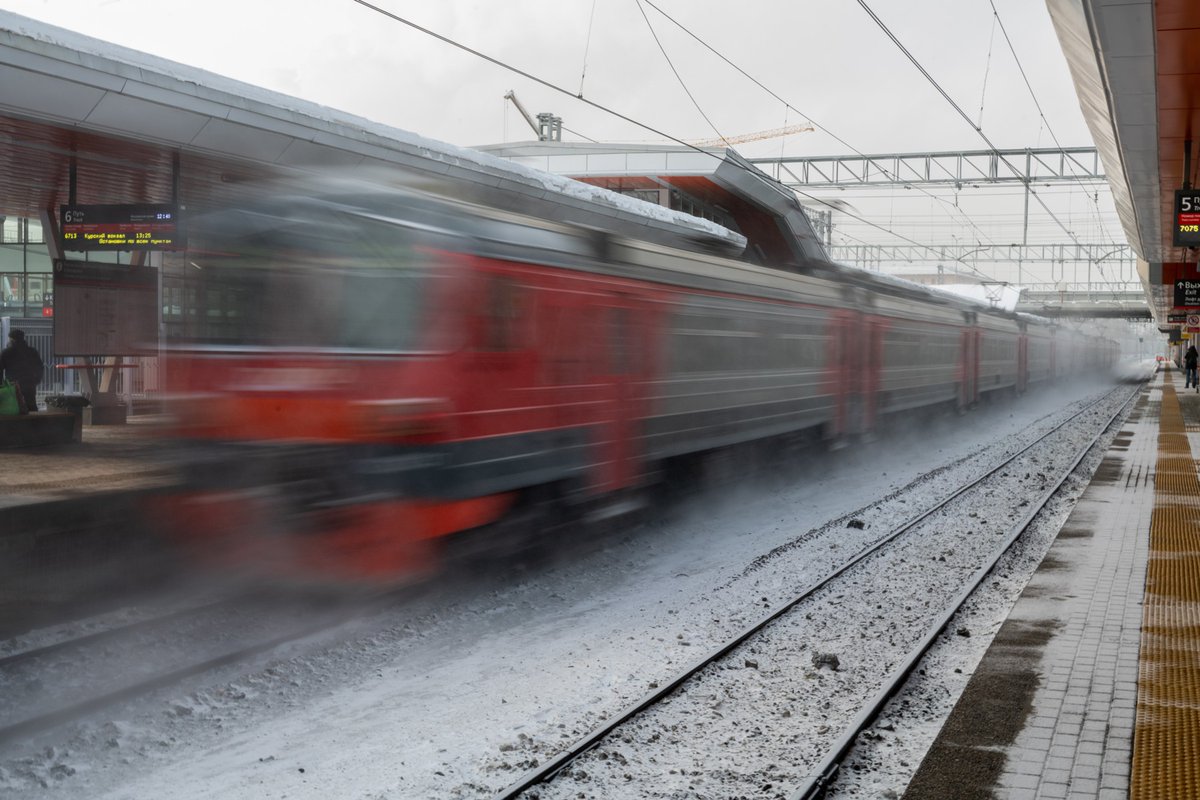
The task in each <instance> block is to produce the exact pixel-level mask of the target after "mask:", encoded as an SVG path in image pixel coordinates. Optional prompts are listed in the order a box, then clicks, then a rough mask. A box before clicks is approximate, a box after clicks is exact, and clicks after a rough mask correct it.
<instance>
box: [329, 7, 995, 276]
mask: <svg viewBox="0 0 1200 800" xmlns="http://www.w3.org/2000/svg"><path fill="white" fill-rule="evenodd" d="M352 2H354V3H356V4H358V5H360V6H362V7H364V8H367V9H370V10H371V11H374V12H375V13H377V14H380V15H382V16H384V17H387V18H388V19H390V20H392V21H394V22H398V23H400V24H401V25H405V26H407V27H409V28H412V29H413V30H415V31H418V32H419V33H423V34H425V35H426V36H429V37H431V38H434V39H437V40H438V41H440V42H443V43H444V44H447V45H450V46H451V47H454V48H456V49H458V50H462V51H463V52H465V53H469V54H471V55H473V56H475V57H477V58H480V59H482V60H484V61H487V62H488V63H489V64H493V65H495V66H497V67H500V68H501V69H505V70H508V71H509V72H512V73H514V74H516V75H520V76H521V77H523V78H525V79H527V80H530V81H533V82H534V83H537V84H539V85H541V86H544V87H546V88H547V89H552V90H553V91H556V92H559V93H561V94H564V95H566V96H567V97H572V98H575V99H576V100H577V101H579V102H581V103H584V104H585V105H588V106H591V107H592V108H595V109H597V110H599V111H603V112H604V113H606V114H610V115H612V116H614V117H616V118H617V119H620V120H622V121H624V122H628V123H629V124H631V125H635V126H637V127H639V128H641V129H642V130H645V131H648V132H650V133H652V134H654V135H655V136H660V137H662V138H664V139H669V140H670V141H672V142H675V143H676V144H679V145H682V146H684V147H687V148H688V149H690V150H694V151H696V152H697V153H702V154H704V155H706V156H708V157H710V158H713V159H716V160H720V161H724V160H725V159H724V155H717V154H715V153H712V152H710V151H708V150H705V149H703V148H701V147H697V146H695V145H693V144H690V143H689V142H686V141H684V140H683V139H679V138H677V137H675V136H672V135H671V134H669V133H666V132H664V131H661V130H659V129H657V128H655V127H653V126H651V125H648V124H646V123H644V122H640V121H638V120H636V119H634V118H632V117H630V116H628V115H626V114H622V113H621V112H619V111H617V110H615V109H612V108H609V107H607V106H605V105H603V104H601V103H597V102H596V101H594V100H590V99H588V98H586V97H580V96H578V95H576V94H574V93H572V92H571V91H570V90H568V89H564V88H563V87H561V86H558V85H557V84H554V83H552V82H550V81H548V80H546V79H545V78H540V77H538V76H536V75H533V74H532V73H530V72H527V71H525V70H523V69H521V68H519V67H515V66H513V65H511V64H508V63H506V62H504V61H501V60H500V59H498V58H496V57H494V56H490V55H488V54H486V53H484V52H481V51H479V50H476V49H475V48H473V47H469V46H468V45H465V44H462V43H461V42H458V41H456V40H454V39H451V38H450V37H448V36H445V35H444V34H440V33H438V32H437V31H434V30H431V29H429V28H426V27H424V26H423V25H420V24H418V23H416V22H414V21H412V20H410V19H408V18H406V17H402V16H400V15H399V14H396V13H393V12H391V11H388V10H387V9H385V8H381V7H380V6H377V5H375V4H374V3H371V2H369V1H368V0H352ZM814 124H815V123H814ZM860 155H861V154H860ZM732 166H735V167H737V168H738V169H744V170H745V171H747V172H754V173H755V174H759V172H758V171H757V170H752V169H751V168H747V167H743V166H741V165H740V164H736V163H732ZM774 186H775V189H776V191H778V192H780V194H783V195H784V196H791V194H790V193H789V191H788V190H785V188H784V187H783V186H782V185H774ZM791 191H792V192H794V194H799V195H802V196H804V197H807V198H808V199H810V200H812V201H813V202H814V203H818V204H820V205H823V206H827V207H828V208H830V209H833V210H835V211H840V212H842V213H843V214H846V215H847V216H849V217H850V218H852V219H856V220H858V221H859V222H862V223H863V224H865V225H869V226H870V227H872V228H876V229H878V230H880V231H883V232H884V233H886V234H888V235H889V236H894V237H896V238H897V239H901V240H903V241H906V242H908V243H909V244H913V245H916V246H918V247H922V248H925V249H927V250H929V251H930V252H931V253H936V252H937V251H935V250H934V249H933V248H931V247H929V246H928V245H925V244H923V243H921V242H918V241H916V240H914V239H910V238H909V237H907V236H903V235H901V234H898V233H895V232H894V231H890V230H888V229H887V228H885V227H884V226H882V225H879V224H878V223H874V222H871V221H870V220H867V219H863V218H862V217H860V216H858V215H856V214H852V213H850V212H848V211H845V210H844V209H843V208H841V207H839V206H838V205H836V204H834V203H830V202H828V201H826V200H822V199H821V198H819V197H814V196H813V195H811V194H808V193H807V192H803V191H800V190H798V189H797V190H791ZM961 263H963V264H964V265H966V266H968V267H969V266H970V265H969V264H966V262H965V261H962V262H961ZM981 274H982V273H981Z"/></svg>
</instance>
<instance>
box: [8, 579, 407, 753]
mask: <svg viewBox="0 0 1200 800" xmlns="http://www.w3.org/2000/svg"><path fill="white" fill-rule="evenodd" d="M419 590H420V589H419V587H416V586H404V587H401V588H398V589H388V590H384V591H380V592H377V593H373V594H369V595H365V596H362V597H360V598H358V600H359V601H360V602H356V603H354V604H351V605H348V606H346V607H343V608H339V609H337V610H336V611H331V612H329V613H328V614H325V615H323V616H322V617H320V618H319V619H317V620H316V621H313V622H311V623H309V624H307V625H300V626H298V627H296V628H293V629H292V630H289V631H288V632H286V633H283V634H280V635H279V636H274V637H271V638H270V639H264V640H262V641H258V642H252V643H250V644H247V645H243V646H241V647H236V648H234V649H232V650H229V651H226V652H225V653H222V654H220V655H217V656H213V657H211V658H207V659H204V660H202V661H198V662H195V663H193V664H187V665H185V666H182V667H178V668H175V669H170V670H167V671H164V672H161V673H159V674H157V675H154V676H152V677H149V678H146V679H143V680H139V681H136V682H134V683H132V684H129V685H127V686H124V687H121V688H119V689H114V690H112V691H108V692H104V693H102V694H98V695H96V696H94V697H90V698H88V699H86V700H81V701H78V702H75V703H70V704H68V705H65V706H62V707H60V708H57V709H54V710H52V711H48V712H46V713H43V714H38V715H36V716H32V717H27V718H25V719H22V720H19V721H17V722H13V723H10V724H7V725H3V726H0V744H4V743H8V742H11V741H13V740H16V739H19V738H21V737H25V736H29V735H31V734H34V733H39V732H42V731H45V730H49V729H51V728H55V727H57V726H59V725H63V724H65V723H68V722H71V721H73V720H76V719H80V718H82V717H85V716H87V715H88V714H91V713H93V712H96V711H99V710H101V709H103V708H106V707H108V706H111V705H114V704H116V703H120V702H124V701H127V700H132V699H134V698H136V697H140V696H142V695H145V694H148V693H150V692H152V691H155V690H157V689H162V688H165V687H167V686H171V685H172V684H175V683H178V682H180V681H182V680H185V679H186V678H190V677H192V676H194V675H200V674H202V673H204V672H208V671H209V670H213V669H216V668H218V667H223V666H228V665H229V664H236V663H238V662H240V661H245V660H247V659H249V658H251V657H253V656H257V655H259V654H261V653H266V652H269V651H271V650H274V649H276V648H278V647H280V646H282V645H285V644H288V643H290V642H295V641H298V640H300V639H304V638H307V637H309V636H313V635H314V634H318V633H321V632H323V631H327V630H332V629H334V628H336V627H338V626H339V625H342V624H343V623H345V622H348V621H349V620H352V619H357V618H359V617H362V616H366V615H369V614H371V613H374V612H375V611H377V610H378V609H380V608H384V607H386V606H388V605H390V604H391V602H393V601H394V600H396V599H397V598H404V597H408V596H411V594H412V593H413V592H414V591H419ZM223 604H227V603H226V602H225V601H218V602H217V603H213V604H211V605H212V606H219V605H223ZM205 608H209V607H208V606H206V607H205ZM195 610H196V609H191V610H190V611H193V612H194V611H195ZM188 611H189V610H187V609H185V610H184V611H182V612H180V613H181V614H183V613H188ZM167 616H168V617H169V616H171V615H167ZM165 618H166V617H158V618H155V619H154V620H152V622H158V621H162V619H165ZM129 627H130V628H136V627H139V624H138V623H133V624H132V625H131V626H129ZM124 630H125V629H121V632H124ZM104 633H105V632H100V633H99V634H98V635H89V636H88V637H83V638H85V639H88V640H90V641H94V640H96V639H101V640H102V639H105V638H109V637H107V636H105V635H104ZM79 641H80V640H68V641H66V642H62V643H60V645H61V646H60V645H50V646H48V647H47V648H42V649H39V650H38V651H33V652H37V653H39V654H45V653H46V652H54V651H57V650H61V649H64V648H68V647H70V646H72V645H74V644H77V643H78V642H79ZM25 656H26V654H25V653H17V654H15V655H14V656H10V658H12V659H18V660H19V659H22V658H23V657H25ZM30 657H32V656H30ZM10 663H11V662H10Z"/></svg>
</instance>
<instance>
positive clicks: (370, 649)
mask: <svg viewBox="0 0 1200 800" xmlns="http://www.w3.org/2000/svg"><path fill="white" fill-rule="evenodd" d="M1097 391H1098V389H1097V388H1096V387H1089V388H1087V389H1085V388H1083V387H1068V388H1064V389H1062V390H1059V391H1056V392H1051V391H1041V392H1035V393H1033V394H1030V395H1028V396H1026V397H1024V398H1021V399H1018V400H1014V401H1011V402H1005V403H998V404H995V405H992V406H988V407H984V408H982V409H979V410H978V411H976V412H975V413H972V414H970V415H967V416H965V417H948V418H944V419H941V420H938V421H936V422H931V423H928V424H927V425H924V426H923V427H921V428H919V429H914V430H909V431H906V432H903V433H899V434H897V435H894V436H889V437H887V438H885V439H883V440H880V441H878V442H875V443H871V444H868V445H864V446H861V447H859V448H855V449H849V450H842V451H838V452H835V453H833V454H828V455H826V456H824V457H821V458H818V457H816V456H815V455H812V454H809V455H808V456H806V463H804V464H802V465H801V466H800V467H799V468H798V469H796V470H794V471H792V470H788V471H786V473H782V472H781V473H778V474H774V475H769V476H759V478H758V479H756V484H757V485H745V484H744V485H741V486H729V487H724V488H722V489H720V490H719V491H718V490H712V491H709V492H708V493H707V494H706V496H704V497H701V498H697V499H696V500H694V501H692V502H689V503H687V504H685V506H684V507H683V508H682V509H679V510H677V511H675V512H673V513H670V514H664V515H663V516H662V517H661V518H659V519H656V520H653V521H651V522H647V523H642V524H639V525H637V526H631V527H629V528H627V529H625V530H619V531H614V532H613V533H612V535H610V536H609V537H608V538H607V539H606V540H605V541H604V542H602V543H600V544H599V545H594V546H587V547H581V548H577V549H574V550H570V549H564V551H563V552H562V553H561V554H560V556H559V558H558V559H557V560H556V561H555V563H552V564H549V565H545V566H542V567H539V568H537V569H530V570H527V571H520V572H515V573H514V574H511V575H496V576H491V577H490V578H488V579H487V580H480V581H477V582H475V583H473V584H468V585H462V584H457V585H455V586H453V587H448V588H446V589H445V590H443V591H440V592H437V593H434V595H433V596H426V597H423V598H421V599H419V600H416V601H413V602H411V603H408V604H405V605H403V606H400V607H397V608H394V609H390V610H389V611H387V612H385V613H383V614H381V615H378V616H376V617H373V618H371V619H364V620H360V621H359V622H357V623H356V624H354V625H352V626H349V627H348V628H347V629H344V630H343V631H341V632H340V635H339V636H338V637H336V638H334V637H326V639H325V640H323V641H314V642H307V643H302V644H298V645H295V646H292V647H290V648H289V649H288V650H287V651H285V652H280V653H276V654H274V657H273V658H272V659H271V660H270V661H268V662H265V663H262V664H259V665H257V666H256V667H254V668H252V669H246V668H242V669H240V670H236V671H234V670H226V671H225V672H222V673H219V674H216V675H213V676H210V677H209V678H208V679H207V680H204V681H199V682H197V683H195V684H194V685H191V686H189V687H187V688H181V689H176V690H174V691H170V692H164V693H162V694H160V695H158V696H155V697H151V698H147V699H145V700H143V701H140V702H138V703H136V704H133V705H131V706H127V707H124V708H122V709H114V710H110V711H109V712H107V713H105V714H101V715H98V716H97V717H96V718H95V719H94V720H92V721H89V722H88V723H86V724H84V725H77V726H73V727H71V728H68V729H64V730H60V731H52V732H50V733H48V734H45V735H42V736H40V737H37V739H36V740H34V741H31V742H26V743H21V744H18V745H9V746H6V747H5V748H4V749H3V750H0V797H14V798H16V797H21V798H55V799H57V798H77V797H87V798H109V799H110V800H118V799H123V798H152V797H153V798H159V797H167V796H169V797H171V798H173V800H188V798H212V797H220V798H285V797H286V798H290V799H291V800H303V799H304V798H327V797H338V798H362V799H363V800H383V799H384V798H387V799H389V800H391V799H392V798H410V797H411V798H433V797H446V798H458V797H463V798H467V797H471V798H473V797H487V796H490V794H491V793H493V792H494V791H496V790H497V789H499V788H502V787H503V786H505V785H507V784H508V783H510V782H511V781H512V780H514V779H516V778H517V777H518V776H519V775H520V774H522V773H523V772H524V771H525V770H527V769H528V768H530V767H532V766H535V764H534V762H535V761H541V760H544V759H545V757H546V755H547V754H552V753H553V752H555V750H556V749H557V748H558V747H559V746H561V745H565V744H566V743H569V742H571V741H573V740H575V739H576V738H578V737H580V736H581V735H582V734H584V733H586V732H587V731H588V730H590V729H591V728H592V727H593V726H595V725H596V724H598V723H599V722H600V721H602V720H603V719H605V718H607V717H608V716H610V715H612V714H614V713H616V712H617V711H618V710H620V709H621V708H623V707H624V706H626V705H627V704H629V703H630V702H631V701H633V700H635V699H637V698H639V697H641V696H643V695H644V694H646V692H647V691H649V689H650V687H651V686H652V684H655V683H657V682H661V681H665V680H667V679H669V678H670V677H671V676H673V675H674V674H675V673H676V672H678V671H679V670H680V669H681V668H682V667H684V666H685V665H687V664H690V663H692V662H693V661H695V660H697V659H698V658H700V657H701V655H703V654H704V653H705V652H707V651H708V650H710V649H712V648H713V647H715V646H716V645H717V644H718V643H719V642H721V641H723V640H724V639H725V638H726V637H727V636H728V635H729V634H731V633H732V632H734V631H737V630H740V629H741V628H743V627H744V626H745V625H747V624H749V623H750V622H752V621H753V620H754V619H755V618H756V617H757V616H758V615H760V614H761V613H762V612H763V611H764V609H765V608H766V607H769V606H774V605H777V604H778V603H780V602H782V601H783V600H785V599H787V597H788V594H789V591H791V590H793V589H795V588H796V586H797V585H800V584H803V583H804V580H803V576H802V575H801V573H807V572H810V571H814V569H813V568H812V567H811V565H812V564H815V563H816V562H818V561H820V559H818V558H816V556H818V555H820V556H822V557H823V558H826V559H827V558H828V557H829V553H828V551H829V550H833V549H836V547H837V544H838V541H837V540H836V539H833V540H831V539H829V531H827V532H826V534H825V535H824V538H822V537H821V536H816V535H815V534H814V533H813V532H815V531H819V530H820V529H821V528H822V527H823V526H826V525H827V523H829V522H831V521H833V520H837V519H839V518H841V517H844V516H845V515H848V514H851V513H855V512H858V513H860V514H861V515H862V516H863V518H864V519H866V520H867V521H868V522H869V523H875V522H878V524H879V525H880V526H882V525H884V524H885V523H886V522H887V520H883V519H879V520H875V519H873V518H872V517H871V516H870V514H871V513H872V510H873V509H882V508H884V506H885V502H884V501H885V500H886V498H887V497H888V496H889V495H893V496H895V497H902V498H903V500H904V501H905V502H907V503H911V504H920V503H923V502H924V501H925V500H927V499H929V498H927V497H926V496H925V495H938V494H939V493H940V492H941V491H942V490H943V489H944V486H942V485H941V484H940V483H939V481H938V480H923V481H920V482H919V483H918V484H916V485H914V486H913V487H911V488H909V489H907V490H905V491H903V492H901V490H902V489H904V487H906V486H907V485H908V484H910V483H911V482H913V481H914V480H916V479H918V478H919V477H920V476H922V475H925V474H926V473H928V472H930V471H932V470H936V469H938V468H940V467H946V466H948V465H955V468H964V467H973V466H974V462H975V461H980V462H982V461H983V460H990V458H988V459H984V458H983V457H981V456H980V455H979V451H980V450H981V449H982V448H984V447H985V446H986V445H988V444H989V443H1000V442H1003V441H1004V440H1006V439H1008V438H1009V437H1018V436H1021V435H1023V434H1025V433H1026V432H1027V431H1028V430H1029V429H1030V428H1031V427H1034V426H1035V423H1036V422H1037V421H1038V420H1040V419H1041V418H1043V417H1044V416H1045V415H1047V414H1050V413H1052V412H1053V411H1055V410H1056V409H1061V408H1062V407H1063V406H1065V405H1066V404H1067V403H1068V402H1070V401H1072V400H1075V399H1078V398H1080V397H1083V396H1085V395H1087V394H1088V393H1089V392H1090V393H1092V394H1094V393H1096V392H1097ZM979 468H980V469H981V468H982V464H980V467H979ZM875 513H882V512H878V511H876V512H875ZM1064 515H1065V512H1064ZM843 527H844V526H838V528H837V530H841V529H842V528H843ZM949 547H950V548H951V549H952V545H949ZM806 548H807V549H806ZM815 548H820V550H821V552H820V553H818V552H816V549H815ZM781 550H783V551H787V552H788V553H789V558H788V559H787V560H786V563H787V564H789V565H790V566H789V569H791V570H792V571H791V572H780V571H778V570H775V569H762V568H760V567H761V564H762V562H763V558H762V557H764V556H766V555H767V554H769V553H771V552H772V551H781ZM808 556H813V557H812V558H809V557H808ZM781 563H782V562H781ZM905 600H906V599H905V598H899V597H889V598H888V603H889V604H891V605H895V606H898V605H900V604H901V603H904V602H905ZM842 623H843V625H844V626H845V628H846V630H847V631H849V632H853V631H857V630H859V629H860V627H861V625H862V624H863V621H862V620H856V619H853V618H847V619H844V620H843V621H842ZM980 638H981V639H982V638H983V637H980ZM806 657H807V655H806ZM777 666H780V667H786V664H784V665H777ZM813 668H814V667H813V665H812V664H809V663H803V664H800V665H797V669H801V670H804V671H811V670H813ZM963 682H964V683H965V676H964V678H963ZM0 689H2V687H0ZM939 691H941V689H939ZM790 702H792V703H793V705H794V706H795V711H794V713H796V714H797V716H799V715H801V714H803V713H804V712H805V710H806V709H805V708H804V697H803V696H797V697H795V698H794V699H793V700H792V701H790ZM832 711H834V712H836V711H838V709H833V710H832ZM884 730H886V728H885V729H884ZM881 735H886V734H881ZM723 758H725V759H726V760H727V761H729V762H730V763H733V764H739V765H740V766H741V767H743V768H745V767H746V766H747V762H750V766H751V767H752V768H755V769H763V768H765V766H766V765H755V764H753V763H752V762H753V761H754V759H755V755H754V754H753V753H752V752H750V751H745V752H732V753H725V754H724V755H723ZM913 767H914V768H915V765H913ZM664 777H665V776H664ZM872 791H873V789H872ZM662 796H707V795H699V794H687V793H686V791H684V792H683V793H682V794H677V795H670V794H663V795H662ZM712 796H717V795H712ZM861 796H876V795H874V794H864V795H861Z"/></svg>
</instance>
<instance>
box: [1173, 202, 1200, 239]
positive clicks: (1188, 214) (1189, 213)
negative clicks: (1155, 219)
mask: <svg viewBox="0 0 1200 800" xmlns="http://www.w3.org/2000/svg"><path fill="white" fill-rule="evenodd" d="M1174 229H1175V233H1174V236H1173V238H1172V242H1171V243H1172V244H1174V245H1175V246H1176V247H1200V189H1177V190H1176V191H1175V220H1174Z"/></svg>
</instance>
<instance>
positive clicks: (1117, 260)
mask: <svg viewBox="0 0 1200 800" xmlns="http://www.w3.org/2000/svg"><path fill="white" fill-rule="evenodd" d="M828 250H829V257H830V258H831V259H833V260H834V261H836V262H838V263H839V264H853V265H855V266H859V267H873V266H878V265H880V264H887V263H920V264H928V263H939V262H940V263H943V264H952V263H960V262H964V261H966V260H967V259H970V261H971V262H972V263H975V262H981V263H998V262H1004V263H1010V262H1012V263H1024V264H1037V263H1042V264H1051V263H1055V264H1057V263H1064V262H1077V263H1093V264H1097V263H1103V264H1104V265H1106V266H1107V265H1108V264H1121V265H1125V266H1131V265H1133V264H1134V263H1135V262H1136V260H1137V256H1136V255H1134V252H1133V248H1132V247H1130V246H1129V245H1118V246H1116V247H1114V246H1113V245H1112V244H1111V243H1100V244H1088V243H1080V244H1076V243H1074V242H1070V243H1057V244H998V245H980V244H970V243H962V244H959V243H955V244H931V245H916V244H865V243H863V244H835V245H831V246H829V247H828Z"/></svg>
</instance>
